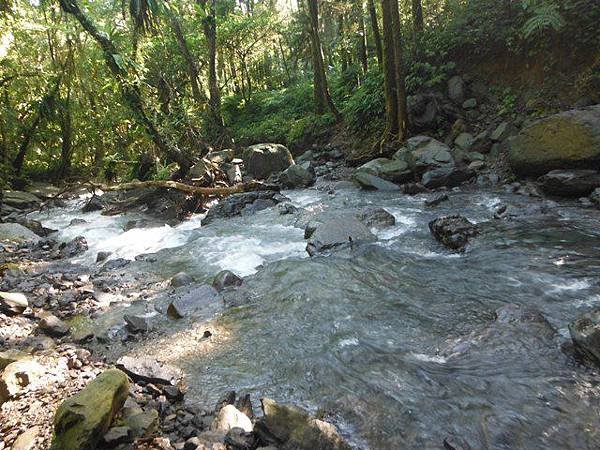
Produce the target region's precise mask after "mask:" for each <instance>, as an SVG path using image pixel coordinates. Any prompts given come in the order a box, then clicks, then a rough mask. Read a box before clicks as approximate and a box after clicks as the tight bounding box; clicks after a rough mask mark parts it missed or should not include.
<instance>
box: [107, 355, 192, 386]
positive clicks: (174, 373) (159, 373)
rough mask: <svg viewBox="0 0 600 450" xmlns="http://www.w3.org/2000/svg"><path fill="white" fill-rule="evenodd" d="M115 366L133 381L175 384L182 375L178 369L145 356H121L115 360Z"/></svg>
mask: <svg viewBox="0 0 600 450" xmlns="http://www.w3.org/2000/svg"><path fill="white" fill-rule="evenodd" d="M116 367H117V369H120V370H122V371H123V372H125V373H126V374H127V375H129V376H130V377H131V379H132V380H133V381H135V382H143V383H153V384H167V385H169V384H176V383H177V382H178V381H179V380H181V378H182V377H183V374H182V372H181V371H180V370H179V369H176V368H175V367H172V366H169V365H166V364H160V363H159V362H158V361H156V360H155V359H152V358H147V357H139V358H135V357H132V356H123V357H121V358H119V360H118V361H117V364H116Z"/></svg>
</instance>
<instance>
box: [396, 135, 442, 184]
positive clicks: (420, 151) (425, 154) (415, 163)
mask: <svg viewBox="0 0 600 450" xmlns="http://www.w3.org/2000/svg"><path fill="white" fill-rule="evenodd" d="M394 159H404V160H405V161H406V162H407V163H408V166H409V167H410V169H411V170H413V171H414V172H416V173H417V174H419V175H420V174H422V173H423V172H426V171H428V170H433V169H439V168H440V167H449V166H453V165H454V158H453V157H452V154H451V153H450V147H448V146H447V145H446V144H443V143H442V142H440V141H438V140H436V139H434V138H432V137H429V136H415V137H412V138H410V139H409V140H407V141H406V147H405V148H403V149H400V150H399V151H398V152H397V153H396V155H394Z"/></svg>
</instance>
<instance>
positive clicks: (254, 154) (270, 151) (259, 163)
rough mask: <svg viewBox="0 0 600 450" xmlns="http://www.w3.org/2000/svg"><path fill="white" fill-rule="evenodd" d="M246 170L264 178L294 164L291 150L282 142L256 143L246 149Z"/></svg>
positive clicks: (257, 177) (255, 176)
mask: <svg viewBox="0 0 600 450" xmlns="http://www.w3.org/2000/svg"><path fill="white" fill-rule="evenodd" d="M243 159H244V162H245V163H246V171H247V172H248V173H249V174H250V175H252V176H253V177H254V178H256V179H259V180H264V179H266V178H269V176H270V175H272V174H274V173H279V172H281V171H283V170H285V169H287V168H288V167H289V166H291V165H292V164H294V159H293V158H292V154H291V153H290V151H289V150H288V149H287V148H286V147H284V146H283V145H281V144H256V145H251V146H250V147H248V148H246V150H244V156H243Z"/></svg>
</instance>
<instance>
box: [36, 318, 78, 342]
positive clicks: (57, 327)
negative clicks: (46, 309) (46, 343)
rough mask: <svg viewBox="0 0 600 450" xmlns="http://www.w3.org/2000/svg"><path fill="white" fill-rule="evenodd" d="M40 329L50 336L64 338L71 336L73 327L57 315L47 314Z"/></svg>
mask: <svg viewBox="0 0 600 450" xmlns="http://www.w3.org/2000/svg"><path fill="white" fill-rule="evenodd" d="M38 328H39V329H40V330H41V331H42V332H43V333H45V334H47V335H48V336H52V337H62V336H65V335H66V334H69V330H70V328H71V327H69V325H67V324H66V323H65V322H63V321H62V320H60V319H59V318H58V317H56V316H55V315H53V314H48V313H47V314H45V315H44V316H43V317H42V318H41V320H40V322H39V323H38Z"/></svg>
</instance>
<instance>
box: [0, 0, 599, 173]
mask: <svg viewBox="0 0 600 450" xmlns="http://www.w3.org/2000/svg"><path fill="white" fill-rule="evenodd" d="M396 12H397V14H396ZM599 23H600V3H599V2H597V1H596V0H502V1H497V0H422V1H421V0H413V1H412V2H408V1H402V2H400V3H399V4H398V3H397V2H395V1H390V0H382V1H381V2H374V1H373V0H368V1H367V2H364V1H362V0H361V1H356V0H326V1H321V2H317V1H316V0H308V1H307V2H300V3H296V2H294V1H283V0H282V1H275V0H248V1H245V2H242V1H240V2H239V3H237V2H235V1H233V0H197V1H196V2H193V1H191V2H186V1H183V0H171V1H168V2H167V1H166V0H130V2H129V4H126V2H111V1H89V0H57V1H48V0H41V1H38V0H3V1H2V2H0V170H1V171H2V175H1V178H0V179H1V180H2V181H3V184H8V183H10V182H12V183H14V184H17V185H18V184H21V183H22V181H23V180H24V179H26V178H32V177H46V178H53V179H57V180H58V179H60V180H64V179H71V178H77V177H82V176H103V175H105V174H106V173H108V174H109V175H112V174H114V173H117V174H120V175H122V176H134V175H135V170H132V169H131V168H132V167H134V168H135V165H136V164H137V163H138V162H139V161H140V159H143V160H146V161H147V160H151V161H152V164H154V165H155V166H156V168H155V171H157V172H161V168H162V167H166V166H167V164H169V163H170V162H172V161H176V162H177V163H179V165H180V166H181V167H186V166H189V164H190V162H191V161H193V160H194V158H197V157H198V156H200V155H202V154H203V153H204V152H207V151H209V149H210V148H226V147H231V146H234V147H239V146H242V145H247V144H251V143H256V142H261V141H275V142H281V143H285V144H287V145H288V146H290V147H291V148H292V150H295V151H301V150H302V149H304V148H306V147H307V146H309V145H311V144H312V143H315V142H325V141H326V140H328V139H331V138H332V137H333V136H334V135H336V134H344V135H345V136H347V137H350V138H351V139H347V142H348V141H349V142H351V144H350V145H361V143H362V142H369V143H374V142H378V141H383V140H393V139H403V138H406V137H407V135H408V134H409V133H410V131H411V130H410V123H409V120H408V118H407V117H406V95H412V94H415V93H418V92H423V91H427V90H442V89H443V88H444V87H445V84H446V82H447V80H448V78H449V77H450V76H451V75H453V74H454V73H455V72H457V71H466V70H471V71H474V72H476V73H478V74H480V75H481V76H484V77H485V76H487V79H488V80H495V81H501V82H503V83H505V86H508V87H509V88H506V87H503V88H501V90H500V91H499V93H500V104H499V106H498V111H499V113H500V114H502V113H504V114H510V113H512V112H513V110H514V109H515V108H517V107H518V104H519V102H520V101H524V100H529V101H531V98H527V99H523V98H522V97H521V96H520V91H519V88H520V87H522V86H523V77H520V75H522V74H523V73H527V74H528V76H527V77H526V80H527V82H528V83H529V84H531V83H534V86H533V87H534V88H535V89H537V91H536V92H538V93H539V97H540V98H543V99H545V101H547V102H549V105H548V107H549V108H552V107H559V106H564V105H560V102H574V101H575V100H577V99H578V98H580V97H582V96H588V97H592V98H595V99H596V100H597V99H598V98H599V96H600V94H599V93H600V52H599V50H598V49H599V48H600V32H599V25H598V24H599ZM530 87H531V86H530ZM544 90H545V91H544ZM548 90H551V92H552V95H548ZM404 92H406V95H405V94H404ZM530 97H531V96H530ZM556 99H558V100H556ZM554 100H556V102H559V104H553V103H552V102H553V101H554ZM386 111H387V114H386ZM438 126H439V127H442V128H444V127H446V128H449V127H450V126H451V124H438ZM142 155H143V156H144V158H141V157H142Z"/></svg>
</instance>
